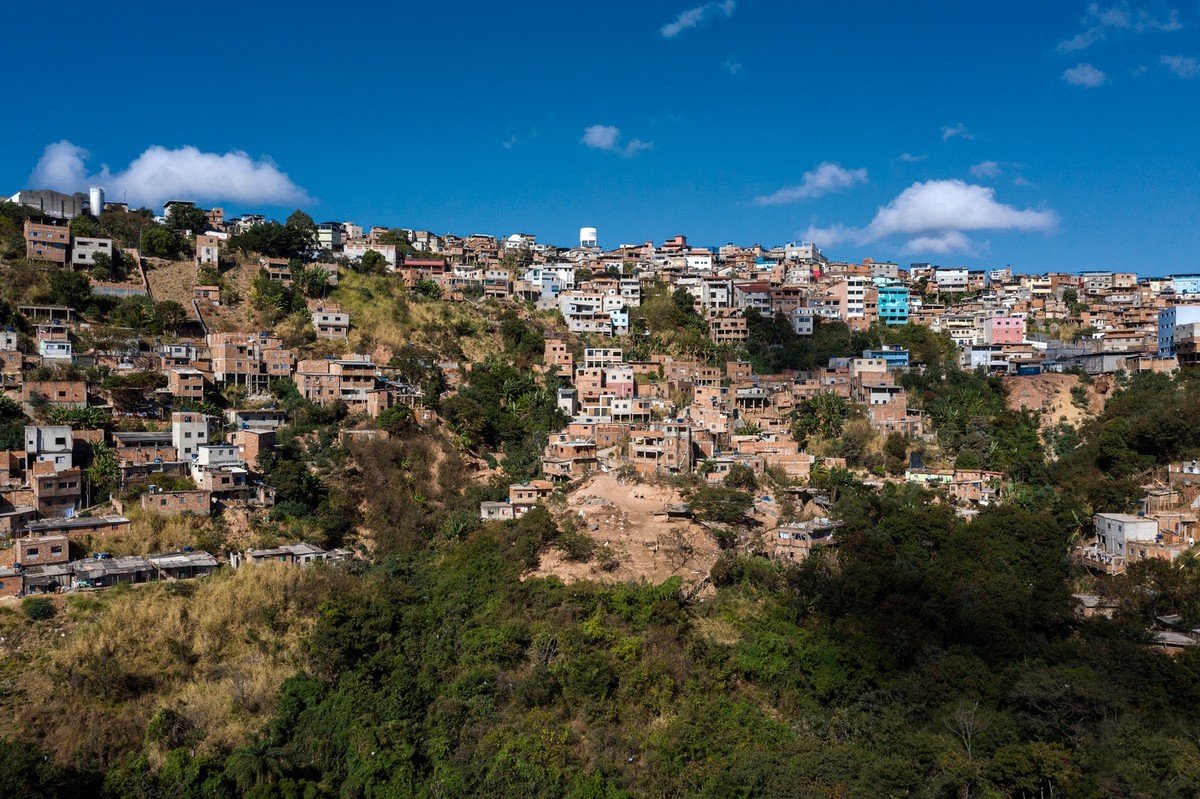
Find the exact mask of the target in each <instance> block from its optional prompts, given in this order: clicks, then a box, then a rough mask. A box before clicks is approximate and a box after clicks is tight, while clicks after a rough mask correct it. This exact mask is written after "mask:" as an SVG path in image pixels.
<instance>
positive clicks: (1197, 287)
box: [1171, 275, 1200, 324]
mask: <svg viewBox="0 0 1200 799" xmlns="http://www.w3.org/2000/svg"><path fill="white" fill-rule="evenodd" d="M1171 284H1172V285H1173V286H1174V288H1175V294H1176V295H1179V294H1200V275H1171ZM1180 324H1184V323H1183V322H1180Z"/></svg>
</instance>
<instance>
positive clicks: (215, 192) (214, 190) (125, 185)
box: [29, 139, 312, 208]
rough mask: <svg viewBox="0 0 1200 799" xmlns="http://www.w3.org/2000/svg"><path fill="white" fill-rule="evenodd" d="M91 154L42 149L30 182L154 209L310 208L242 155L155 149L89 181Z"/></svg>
mask: <svg viewBox="0 0 1200 799" xmlns="http://www.w3.org/2000/svg"><path fill="white" fill-rule="evenodd" d="M88 158H89V153H88V152H87V150H84V149H83V148H82V147H77V146H76V145H74V144H72V143H71V142H69V141H66V140H65V139H64V140H63V141H60V142H56V143H54V144H50V145H47V146H46V149H45V151H44V152H43V153H42V157H41V160H39V161H38V163H37V166H36V167H34V170H33V174H32V175H31V176H30V178H29V181H30V185H31V186H36V187H37V188H49V189H57V190H59V191H68V192H74V191H83V190H85V189H86V188H87V187H88V186H103V187H104V188H105V190H106V191H107V192H108V196H109V197H112V198H114V199H116V198H127V199H128V202H129V203H130V204H132V205H146V206H149V207H151V208H156V207H158V206H159V205H161V204H162V203H163V202H164V201H165V200H170V199H182V200H197V201H199V200H206V201H232V202H236V203H239V204H243V205H248V206H254V205H260V204H265V205H291V204H293V203H294V204H304V203H309V202H312V198H310V197H309V196H308V194H307V193H306V192H305V191H304V189H302V188H300V187H299V186H297V185H296V184H295V183H293V182H292V180H291V178H289V177H288V176H287V174H286V173H285V172H282V171H281V170H280V169H279V167H278V166H276V165H275V163H274V162H273V161H271V160H270V159H269V158H265V159H262V160H259V161H256V160H254V159H253V158H251V157H250V156H249V155H247V154H246V153H244V152H242V151H240V150H234V151H231V152H228V153H224V154H220V153H205V152H201V151H200V150H198V149H196V148H195V147H180V148H178V149H175V150H169V149H167V148H166V147H159V146H153V147H150V148H148V149H147V150H146V151H145V152H144V153H142V154H141V155H139V156H138V157H137V158H135V159H134V160H133V162H132V163H130V164H129V166H128V167H126V168H125V169H124V170H121V171H118V172H112V171H110V170H109V168H108V166H107V165H103V166H101V168H100V171H99V172H98V173H95V174H92V175H88V170H87V160H88Z"/></svg>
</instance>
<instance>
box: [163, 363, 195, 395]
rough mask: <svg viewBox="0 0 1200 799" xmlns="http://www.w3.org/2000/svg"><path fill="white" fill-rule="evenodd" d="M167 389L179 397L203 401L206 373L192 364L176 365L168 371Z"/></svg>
mask: <svg viewBox="0 0 1200 799" xmlns="http://www.w3.org/2000/svg"><path fill="white" fill-rule="evenodd" d="M167 391H169V392H171V396H173V397H175V398H177V399H183V400H191V401H194V402H202V401H203V400H204V373H203V372H201V371H200V370H199V369H194V368H192V367H190V366H176V367H173V368H171V369H169V370H168V371H167Z"/></svg>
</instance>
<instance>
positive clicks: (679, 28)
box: [658, 0, 737, 39]
mask: <svg viewBox="0 0 1200 799" xmlns="http://www.w3.org/2000/svg"><path fill="white" fill-rule="evenodd" d="M736 7H737V3H736V2H735V1H734V0H721V1H720V2H717V0H713V2H710V3H705V4H704V5H702V6H696V7H695V8H689V9H688V10H686V11H683V12H681V13H680V14H679V16H678V17H676V18H675V21H674V22H668V23H667V24H666V25H663V26H662V28H660V29H659V31H658V32H659V33H661V34H662V35H663V38H666V39H674V38H675V37H676V36H678V35H679V34H681V33H683V32H684V31H686V30H688V29H690V28H695V27H698V26H699V25H702V24H704V23H705V22H708V21H709V20H710V19H713V18H715V17H720V16H722V15H724V16H726V17H730V16H733V9H734V8H736Z"/></svg>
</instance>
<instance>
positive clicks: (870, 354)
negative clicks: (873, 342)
mask: <svg viewBox="0 0 1200 799" xmlns="http://www.w3.org/2000/svg"><path fill="white" fill-rule="evenodd" d="M862 356H863V357H864V358H875V359H878V360H882V361H883V362H884V363H885V364H887V368H889V369H896V368H899V367H904V366H908V350H906V349H904V348H903V347H884V348H883V349H880V350H863V354H862Z"/></svg>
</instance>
